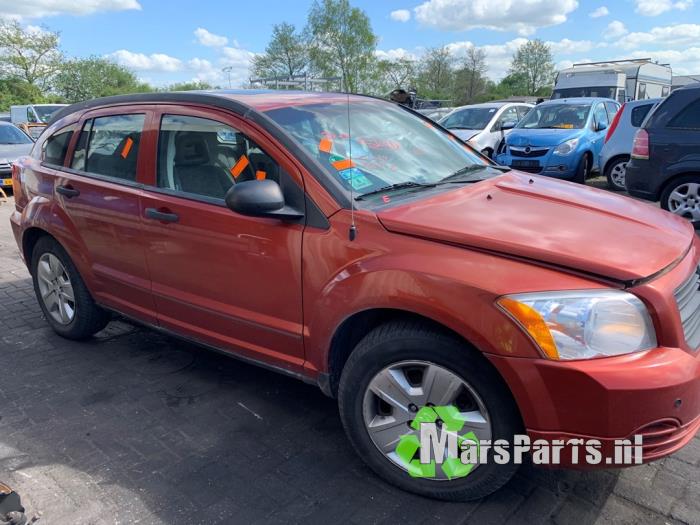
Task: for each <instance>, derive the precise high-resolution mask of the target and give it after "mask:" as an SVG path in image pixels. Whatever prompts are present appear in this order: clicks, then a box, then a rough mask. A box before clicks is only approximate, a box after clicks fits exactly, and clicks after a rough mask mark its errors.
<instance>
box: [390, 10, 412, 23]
mask: <svg viewBox="0 0 700 525" xmlns="http://www.w3.org/2000/svg"><path fill="white" fill-rule="evenodd" d="M389 18H391V19H392V20H394V21H395V22H408V21H409V20H410V19H411V12H410V11H409V10H408V9H397V10H396V11H392V12H391V13H390V14H389Z"/></svg>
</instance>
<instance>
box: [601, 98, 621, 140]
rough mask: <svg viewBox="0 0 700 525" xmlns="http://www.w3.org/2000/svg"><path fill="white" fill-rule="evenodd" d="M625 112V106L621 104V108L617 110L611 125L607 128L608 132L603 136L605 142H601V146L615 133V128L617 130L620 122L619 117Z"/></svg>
mask: <svg viewBox="0 0 700 525" xmlns="http://www.w3.org/2000/svg"><path fill="white" fill-rule="evenodd" d="M624 110H625V105H624V104H622V107H621V108H620V109H618V110H617V113H615V116H614V117H613V121H612V124H610V127H609V128H608V132H607V133H606V134H605V141H603V144H605V143H606V142H607V141H608V140H610V137H612V136H613V133H615V128H617V125H618V124H619V122H620V117H621V116H622V112H623V111H624Z"/></svg>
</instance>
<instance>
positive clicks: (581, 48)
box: [546, 38, 596, 55]
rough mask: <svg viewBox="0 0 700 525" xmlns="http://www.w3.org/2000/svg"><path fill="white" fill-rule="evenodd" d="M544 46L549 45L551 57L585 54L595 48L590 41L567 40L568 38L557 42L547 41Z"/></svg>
mask: <svg viewBox="0 0 700 525" xmlns="http://www.w3.org/2000/svg"><path fill="white" fill-rule="evenodd" d="M546 44H547V45H549V48H550V49H551V50H552V54H553V55H574V54H576V53H586V52H588V51H590V50H591V49H593V48H594V47H595V46H596V44H594V43H593V42H591V41H590V40H569V39H568V38H563V39H562V40H559V41H558V42H553V41H548V42H546Z"/></svg>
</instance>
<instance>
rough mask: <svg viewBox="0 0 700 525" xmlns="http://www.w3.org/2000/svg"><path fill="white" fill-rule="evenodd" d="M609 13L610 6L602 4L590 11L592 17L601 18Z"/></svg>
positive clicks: (589, 14)
mask: <svg viewBox="0 0 700 525" xmlns="http://www.w3.org/2000/svg"><path fill="white" fill-rule="evenodd" d="M609 14H610V11H608V8H607V7H605V6H604V5H602V6H600V7H599V8H598V9H594V10H593V11H591V12H590V13H588V16H590V17H591V18H600V17H601V16H608V15H609Z"/></svg>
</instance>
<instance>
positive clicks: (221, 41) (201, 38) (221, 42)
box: [194, 27, 228, 47]
mask: <svg viewBox="0 0 700 525" xmlns="http://www.w3.org/2000/svg"><path fill="white" fill-rule="evenodd" d="M194 36H195V37H197V42H198V43H200V44H202V45H203V46H208V47H222V46H225V45H226V44H228V38H226V37H225V36H221V35H215V34H214V33H210V32H209V31H207V30H206V29H204V28H203V27H198V28H197V29H195V30H194Z"/></svg>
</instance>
